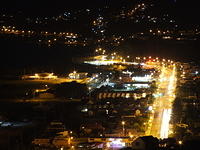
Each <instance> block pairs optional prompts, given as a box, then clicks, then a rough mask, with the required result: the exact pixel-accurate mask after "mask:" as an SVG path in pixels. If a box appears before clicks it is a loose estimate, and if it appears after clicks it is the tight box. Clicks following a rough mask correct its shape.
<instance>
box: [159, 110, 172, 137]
mask: <svg viewBox="0 0 200 150" xmlns="http://www.w3.org/2000/svg"><path fill="white" fill-rule="evenodd" d="M171 112H172V109H164V111H163V115H162V123H161V130H160V138H161V139H164V138H168V135H169V121H170V117H171Z"/></svg>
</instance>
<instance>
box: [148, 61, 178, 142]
mask: <svg viewBox="0 0 200 150" xmlns="http://www.w3.org/2000/svg"><path fill="white" fill-rule="evenodd" d="M160 71H161V74H160V76H159V79H158V82H157V85H158V89H157V91H156V92H155V93H154V95H155V96H156V99H155V101H154V104H153V112H152V114H151V116H150V119H149V122H148V128H147V131H146V135H152V136H155V137H157V138H161V139H163V138H167V137H168V135H169V133H170V124H169V121H170V117H171V112H172V102H173V100H174V98H175V89H176V80H177V79H176V67H175V66H174V65H173V66H172V65H171V66H168V67H162V68H161V69H160Z"/></svg>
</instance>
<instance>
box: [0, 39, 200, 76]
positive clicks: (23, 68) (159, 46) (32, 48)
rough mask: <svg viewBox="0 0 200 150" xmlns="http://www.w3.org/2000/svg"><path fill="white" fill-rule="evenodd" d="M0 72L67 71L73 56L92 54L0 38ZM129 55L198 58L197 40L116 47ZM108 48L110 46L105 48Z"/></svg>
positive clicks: (89, 50) (71, 67)
mask: <svg viewBox="0 0 200 150" xmlns="http://www.w3.org/2000/svg"><path fill="white" fill-rule="evenodd" d="M0 45H1V55H0V69H1V73H0V74H4V73H5V74H12V73H17V74H19V73H20V74H23V73H31V72H42V71H53V72H56V73H68V72H70V71H72V70H74V69H76V67H77V65H76V64H75V63H74V61H73V60H74V59H77V58H80V57H84V56H89V55H91V54H93V51H94V50H93V49H94V48H93V46H91V47H67V46H52V47H50V48H49V47H47V46H44V45H43V46H41V45H37V44H35V43H29V42H25V41H21V40H16V39H13V40H12V39H5V38H0ZM115 50H116V51H118V52H120V53H121V54H124V55H130V56H133V57H135V56H156V57H157V56H159V57H164V58H169V59H173V60H176V61H197V62H198V61H199V60H200V59H199V58H200V52H199V50H200V44H199V41H171V40H169V41H168V40H140V41H134V40H132V41H127V42H125V43H123V44H122V45H121V46H119V47H117V48H115ZM108 51H109V50H108Z"/></svg>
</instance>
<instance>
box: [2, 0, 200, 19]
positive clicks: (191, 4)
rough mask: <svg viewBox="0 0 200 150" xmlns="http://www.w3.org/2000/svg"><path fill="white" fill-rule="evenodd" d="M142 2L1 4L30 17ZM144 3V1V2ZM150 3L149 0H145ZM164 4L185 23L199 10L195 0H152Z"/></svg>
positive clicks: (17, 0)
mask: <svg viewBox="0 0 200 150" xmlns="http://www.w3.org/2000/svg"><path fill="white" fill-rule="evenodd" d="M137 1H142V0H57V1H56V0H54V1H50V0H8V1H4V2H1V6H0V7H1V11H2V10H4V11H5V10H11V11H13V10H21V11H26V12H28V13H30V14H32V15H40V14H45V15H46V14H50V15H51V14H53V13H58V12H61V11H62V10H66V9H80V8H88V7H98V6H101V5H104V4H108V5H110V6H113V7H115V6H119V5H123V4H125V3H127V2H128V3H132V2H133V3H134V2H137ZM144 1H145V0H144ZM147 1H150V0H147ZM152 1H157V2H159V3H162V4H164V5H165V4H166V5H165V6H167V7H168V8H169V10H171V11H172V10H173V11H174V12H173V13H174V14H175V15H178V16H179V17H180V18H183V19H186V20H187V21H197V22H198V20H199V19H198V15H199V14H200V10H199V9H198V7H199V5H198V1H197V0H152Z"/></svg>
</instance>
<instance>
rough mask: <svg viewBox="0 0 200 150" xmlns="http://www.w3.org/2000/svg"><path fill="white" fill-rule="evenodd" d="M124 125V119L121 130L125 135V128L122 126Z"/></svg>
mask: <svg viewBox="0 0 200 150" xmlns="http://www.w3.org/2000/svg"><path fill="white" fill-rule="evenodd" d="M124 125H125V121H122V130H123V135H124V136H125V128H124Z"/></svg>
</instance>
